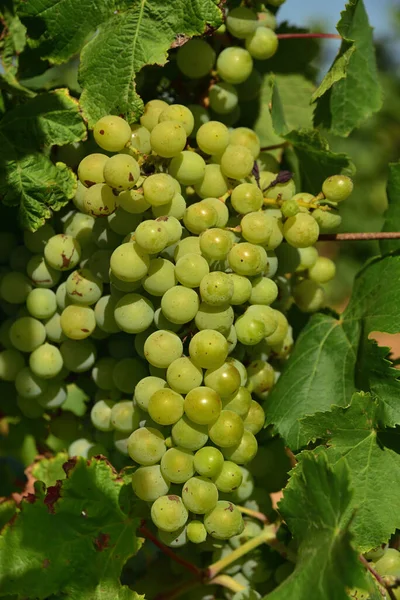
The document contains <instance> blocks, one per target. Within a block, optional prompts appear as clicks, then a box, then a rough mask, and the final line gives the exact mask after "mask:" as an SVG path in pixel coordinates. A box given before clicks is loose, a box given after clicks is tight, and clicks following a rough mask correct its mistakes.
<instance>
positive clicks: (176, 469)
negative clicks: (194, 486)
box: [161, 447, 194, 483]
mask: <svg viewBox="0 0 400 600" xmlns="http://www.w3.org/2000/svg"><path fill="white" fill-rule="evenodd" d="M161 472H162V474H163V475H164V477H165V478H166V479H167V480H168V481H171V482H172V483H185V481H187V480H188V479H190V478H191V477H193V475H194V464H193V453H192V452H191V451H190V450H187V449H185V448H179V447H176V448H169V450H167V451H166V453H165V454H164V455H163V456H162V458H161Z"/></svg>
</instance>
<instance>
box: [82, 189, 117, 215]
mask: <svg viewBox="0 0 400 600" xmlns="http://www.w3.org/2000/svg"><path fill="white" fill-rule="evenodd" d="M117 195H118V194H116V193H114V191H113V189H112V188H111V187H110V186H109V185H107V184H106V183H95V184H94V185H92V186H91V187H90V188H88V189H87V190H86V192H85V198H84V203H85V212H86V213H87V214H89V215H93V216H94V217H106V216H108V215H111V214H112V213H113V212H114V211H115V209H116V208H117Z"/></svg>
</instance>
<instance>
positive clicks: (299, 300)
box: [293, 279, 325, 312]
mask: <svg viewBox="0 0 400 600" xmlns="http://www.w3.org/2000/svg"><path fill="white" fill-rule="evenodd" d="M293 297H294V299H295V302H296V304H297V306H298V307H299V308H300V310H302V311H303V312H315V311H317V310H319V309H320V308H322V306H323V305H324V303H325V292H324V289H323V288H322V287H321V286H320V285H318V283H316V282H315V281H312V280H310V279H304V280H303V281H300V282H299V283H298V284H297V285H296V286H295V288H294V290H293Z"/></svg>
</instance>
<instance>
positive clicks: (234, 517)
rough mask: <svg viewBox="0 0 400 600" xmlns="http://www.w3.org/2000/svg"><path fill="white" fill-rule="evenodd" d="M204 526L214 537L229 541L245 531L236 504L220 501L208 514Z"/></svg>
mask: <svg viewBox="0 0 400 600" xmlns="http://www.w3.org/2000/svg"><path fill="white" fill-rule="evenodd" d="M204 526H205V528H206V529H207V532H208V533H209V534H210V535H211V536H212V537H214V538H217V539H219V540H227V539H229V538H231V537H233V536H235V535H238V534H239V533H240V532H241V531H242V530H243V518H242V515H241V513H240V511H239V509H238V508H237V507H236V506H235V505H234V504H232V503H231V502H227V501H226V500H220V501H218V502H217V505H216V507H215V508H213V510H211V511H210V512H209V513H207V514H206V516H205V518H204Z"/></svg>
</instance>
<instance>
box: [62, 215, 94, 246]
mask: <svg viewBox="0 0 400 600" xmlns="http://www.w3.org/2000/svg"><path fill="white" fill-rule="evenodd" d="M94 224H95V219H94V218H93V217H91V216H90V215H86V214H82V213H80V212H76V213H75V214H73V215H72V216H71V217H70V218H69V219H68V220H67V221H66V222H65V223H64V233H65V234H66V235H70V236H72V237H73V238H75V239H76V240H77V241H78V242H79V244H80V246H81V248H83V249H86V248H88V247H90V246H91V245H92V244H93V239H92V232H93V227H94Z"/></svg>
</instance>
